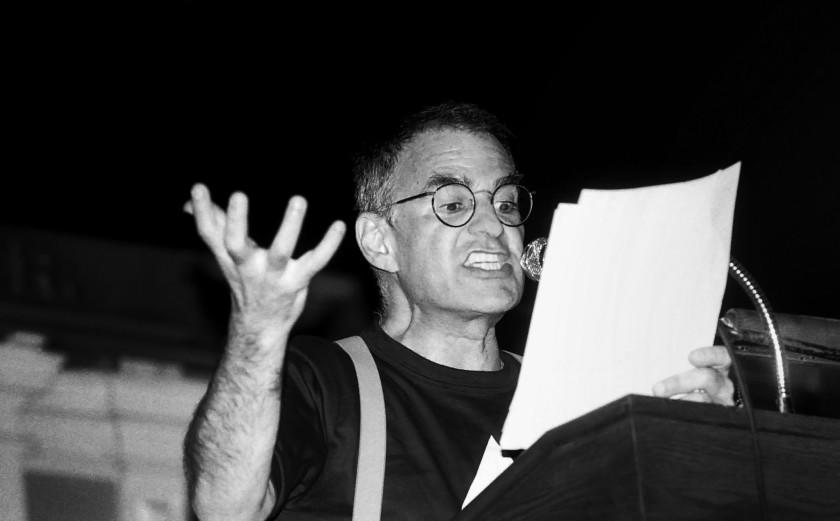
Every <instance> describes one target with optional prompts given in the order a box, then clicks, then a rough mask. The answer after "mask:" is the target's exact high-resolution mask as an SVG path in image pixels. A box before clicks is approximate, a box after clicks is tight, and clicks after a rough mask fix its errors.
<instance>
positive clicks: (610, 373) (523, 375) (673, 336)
mask: <svg viewBox="0 0 840 521" xmlns="http://www.w3.org/2000/svg"><path fill="white" fill-rule="evenodd" d="M739 172H740V163H737V164H735V165H733V166H731V167H729V168H727V169H725V170H721V171H719V172H717V173H715V174H712V175H709V176H706V177H703V178H700V179H695V180H692V181H686V182H682V183H672V184H666V185H657V186H650V187H643V188H634V189H627V190H583V191H582V192H581V195H580V198H579V200H578V203H577V204H561V205H559V206H558V207H557V210H556V211H555V213H554V219H553V222H552V225H551V233H550V235H549V241H548V245H547V247H546V253H545V259H544V264H543V271H542V278H541V280H540V283H539V288H538V290H537V297H536V301H535V303H534V312H533V314H532V316H531V325H530V330H529V333H528V340H527V343H526V348H525V357H524V360H523V364H522V370H521V372H520V376H519V384H518V386H517V389H516V392H515V394H514V397H513V401H512V402H511V407H510V411H509V413H508V416H507V420H506V422H505V425H504V429H503V431H502V438H501V446H502V447H504V448H505V449H514V450H515V449H525V448H528V447H529V446H530V445H531V444H532V443H533V442H535V441H536V440H537V439H538V438H539V437H540V436H542V435H543V434H544V433H545V432H546V431H548V430H549V429H552V428H554V427H556V426H558V425H561V424H564V423H566V422H568V421H570V420H572V419H574V418H577V417H578V416H581V415H583V414H585V413H587V412H589V411H591V410H593V409H596V408H598V407H600V406H602V405H605V404H607V403H609V402H611V401H613V400H615V399H617V398H620V397H621V396H624V395H626V394H631V393H633V394H645V395H649V394H651V388H652V387H653V385H654V384H655V383H656V382H658V381H660V380H662V379H664V378H666V377H668V376H671V375H674V374H678V373H681V372H683V371H687V370H689V369H691V365H690V364H689V363H688V360H687V356H688V352H689V351H690V350H691V349H694V348H696V347H701V346H707V345H711V344H712V343H713V340H714V333H715V327H716V322H717V318H718V316H719V313H720V306H721V301H722V299H723V290H724V287H725V284H726V276H727V269H728V262H729V247H730V242H731V236H732V219H733V213H734V208H735V194H736V191H737V186H738V177H739Z"/></svg>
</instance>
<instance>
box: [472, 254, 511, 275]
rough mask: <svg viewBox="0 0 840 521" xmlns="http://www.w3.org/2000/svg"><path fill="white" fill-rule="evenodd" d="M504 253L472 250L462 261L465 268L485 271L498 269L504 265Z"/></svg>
mask: <svg viewBox="0 0 840 521" xmlns="http://www.w3.org/2000/svg"><path fill="white" fill-rule="evenodd" d="M506 258H507V256H506V255H503V254H501V253H485V252H472V253H470V254H469V256H468V257H467V260H465V261H464V266H466V267H467V268H475V269H479V270H485V271H499V270H501V269H502V268H503V267H504V265H505V259H506Z"/></svg>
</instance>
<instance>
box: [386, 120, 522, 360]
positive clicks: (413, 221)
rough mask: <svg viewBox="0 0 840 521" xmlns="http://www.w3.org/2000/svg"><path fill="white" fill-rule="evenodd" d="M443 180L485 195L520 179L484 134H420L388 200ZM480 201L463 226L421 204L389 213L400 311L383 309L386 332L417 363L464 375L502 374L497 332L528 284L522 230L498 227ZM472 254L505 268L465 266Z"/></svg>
mask: <svg viewBox="0 0 840 521" xmlns="http://www.w3.org/2000/svg"><path fill="white" fill-rule="evenodd" d="M441 175H445V176H446V178H447V180H448V179H451V178H452V177H455V178H456V179H458V180H461V181H465V184H469V185H472V186H473V187H474V189H475V190H477V191H481V192H484V191H488V192H491V191H492V190H493V189H495V188H496V187H497V186H498V185H499V184H500V183H504V182H506V181H507V180H509V179H510V176H512V175H516V174H515V168H514V166H513V161H511V160H510V158H509V157H508V156H507V154H506V153H505V152H504V150H503V149H502V147H501V146H500V145H499V144H498V142H497V141H496V140H495V139H493V138H492V137H491V136H489V135H486V134H475V133H470V132H465V131H458V130H436V131H432V132H425V133H423V134H420V135H418V136H417V137H416V138H415V139H414V140H412V141H410V142H409V143H408V144H407V145H406V147H405V150H404V154H403V156H402V157H401V158H400V160H399V161H398V163H397V165H396V168H395V172H394V179H395V183H394V184H395V186H398V187H399V189H398V190H396V191H395V193H394V198H395V199H397V200H399V199H401V198H404V197H409V196H411V195H413V194H416V193H419V192H421V191H424V188H423V187H424V186H426V185H428V184H429V183H430V182H432V183H433V182H436V181H438V180H442V179H441V178H440V177H437V178H436V177H435V176H441ZM485 199H487V198H479V200H477V207H476V210H475V214H474V215H473V218H472V219H471V220H470V221H469V222H468V223H467V224H466V225H464V226H462V227H459V228H451V227H447V226H445V225H444V224H442V223H441V222H440V221H439V220H438V219H437V217H436V216H435V215H434V212H433V210H432V208H431V205H429V204H428V203H425V202H424V201H422V200H418V201H410V202H408V203H406V204H403V205H400V206H399V207H395V208H394V209H393V212H392V230H391V240H392V242H393V249H394V254H393V255H394V258H395V260H396V264H397V269H396V270H395V271H394V273H393V274H392V276H393V277H395V278H396V280H394V281H393V283H392V284H389V285H388V286H387V287H388V290H389V293H391V295H390V298H389V299H388V300H389V302H397V301H405V304H404V305H403V306H397V307H396V309H394V308H389V309H388V310H386V314H385V320H384V322H383V328H384V329H385V330H386V332H388V333H389V334H391V335H392V336H393V337H394V338H395V339H397V340H398V341H402V342H403V343H404V344H405V345H406V346H407V347H409V348H411V349H413V350H415V351H416V352H418V353H419V354H421V355H422V356H426V357H427V358H430V359H431V360H433V361H435V362H438V363H443V364H444V365H452V366H453V367H459V368H463V369H468V368H473V369H476V368H478V369H485V370H494V369H497V368H498V366H499V356H498V344H497V339H496V335H495V330H494V327H495V325H496V323H497V322H498V321H499V320H500V319H501V317H502V316H503V315H504V313H505V312H507V311H508V310H510V309H511V308H513V307H514V306H515V305H516V304H518V303H519V300H520V298H521V296H522V290H523V285H524V278H523V275H522V271H521V268H520V267H519V265H518V262H515V259H518V258H519V257H520V256H521V253H522V248H523V245H522V239H523V231H522V227H509V226H504V225H503V224H502V223H501V222H500V221H499V220H498V217H497V216H496V214H495V211H494V210H493V208H492V206H491V205H490V203H489V199H488V200H485ZM473 251H494V252H499V253H502V254H503V255H505V256H506V257H507V258H506V261H505V262H506V264H507V266H505V269H504V270H503V271H499V272H486V271H478V270H477V269H475V268H473V269H469V268H466V267H465V266H464V265H463V263H464V262H465V261H466V259H467V257H468V255H469V253H470V252H473ZM406 315H407V316H406ZM395 324H398V325H395ZM440 346H446V347H440Z"/></svg>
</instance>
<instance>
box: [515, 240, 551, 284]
mask: <svg viewBox="0 0 840 521" xmlns="http://www.w3.org/2000/svg"><path fill="white" fill-rule="evenodd" d="M546 244H548V239H547V238H545V237H540V238H538V239H534V240H533V241H531V242H529V243H528V245H527V246H525V251H524V252H523V253H522V257H520V259H519V265H520V266H522V271H524V272H525V275H527V276H528V278H529V279H531V280H533V281H534V282H539V281H540V275H542V266H543V257H545V245H546Z"/></svg>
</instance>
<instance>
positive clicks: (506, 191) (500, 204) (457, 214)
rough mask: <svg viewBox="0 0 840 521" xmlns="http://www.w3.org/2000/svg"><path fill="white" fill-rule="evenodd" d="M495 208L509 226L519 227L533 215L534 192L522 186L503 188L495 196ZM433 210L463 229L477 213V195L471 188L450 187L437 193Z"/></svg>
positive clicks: (450, 223) (455, 184) (433, 199)
mask: <svg viewBox="0 0 840 521" xmlns="http://www.w3.org/2000/svg"><path fill="white" fill-rule="evenodd" d="M492 203H493V209H494V210H495V211H496V216H498V218H499V220H500V221H502V222H503V223H504V224H507V225H508V226H519V225H520V224H522V223H523V222H525V219H527V218H528V216H529V215H530V214H531V204H532V201H531V193H530V192H529V191H528V190H527V189H526V188H525V187H523V186H520V185H512V184H509V185H502V186H500V187H499V188H498V189H497V190H496V191H495V192H494V193H493V200H492ZM432 207H433V208H434V211H435V215H437V217H438V219H440V220H441V221H443V222H444V223H445V224H447V225H449V226H463V225H464V224H466V223H467V222H468V221H469V220H470V219H471V218H472V216H473V213H475V196H474V194H473V192H472V190H470V189H469V188H468V187H467V186H465V185H462V184H457V183H453V184H448V185H444V186H441V187H440V188H438V189H437V190H436V191H435V195H434V197H433V198H432Z"/></svg>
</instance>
